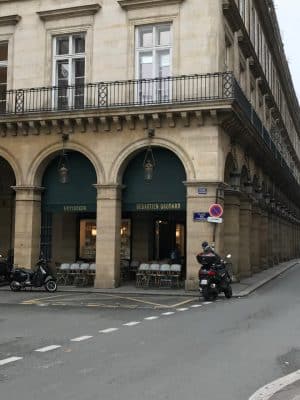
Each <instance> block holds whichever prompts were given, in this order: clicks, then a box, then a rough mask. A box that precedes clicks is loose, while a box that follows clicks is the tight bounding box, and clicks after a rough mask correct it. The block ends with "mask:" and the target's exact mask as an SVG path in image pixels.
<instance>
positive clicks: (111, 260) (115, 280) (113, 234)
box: [95, 185, 121, 289]
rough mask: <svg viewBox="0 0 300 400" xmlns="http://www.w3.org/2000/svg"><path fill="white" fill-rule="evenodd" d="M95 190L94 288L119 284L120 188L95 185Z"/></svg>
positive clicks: (111, 286)
mask: <svg viewBox="0 0 300 400" xmlns="http://www.w3.org/2000/svg"><path fill="white" fill-rule="evenodd" d="M95 187H96V189H97V239H96V278H95V288H103V289H105V288H114V287H117V286H119V284H120V229H121V187H120V186H119V185H95Z"/></svg>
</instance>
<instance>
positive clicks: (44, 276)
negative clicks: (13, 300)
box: [10, 258, 57, 293]
mask: <svg viewBox="0 0 300 400" xmlns="http://www.w3.org/2000/svg"><path fill="white" fill-rule="evenodd" d="M42 286H44V287H45V289H46V290H47V292H51V293H53V292H55V291H56V290H57V283H56V279H55V277H54V276H53V275H52V274H51V271H50V268H49V266H48V263H47V261H46V260H45V259H44V258H41V259H39V261H38V262H37V264H36V268H35V271H28V270H26V269H24V268H14V269H13V270H12V271H11V273H10V288H11V290H12V291H13V292H18V291H20V290H21V289H25V288H28V287H29V288H33V287H35V288H39V287H42Z"/></svg>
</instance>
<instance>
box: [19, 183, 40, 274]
mask: <svg viewBox="0 0 300 400" xmlns="http://www.w3.org/2000/svg"><path fill="white" fill-rule="evenodd" d="M13 189H14V190H15V192H16V214H15V240H14V263H15V264H17V265H19V266H22V267H25V268H31V267H32V266H33V265H35V263H36V262H37V260H38V258H39V255H40V238H41V192H42V190H43V188H41V187H36V186H13Z"/></svg>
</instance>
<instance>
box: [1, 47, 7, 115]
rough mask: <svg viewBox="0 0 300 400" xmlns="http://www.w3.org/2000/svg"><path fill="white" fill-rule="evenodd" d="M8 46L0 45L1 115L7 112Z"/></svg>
mask: <svg viewBox="0 0 300 400" xmlns="http://www.w3.org/2000/svg"><path fill="white" fill-rule="evenodd" d="M7 53H8V44H7V43H0V113H4V112H5V110H6V90H7Z"/></svg>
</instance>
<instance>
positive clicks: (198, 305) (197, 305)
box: [191, 304, 202, 308]
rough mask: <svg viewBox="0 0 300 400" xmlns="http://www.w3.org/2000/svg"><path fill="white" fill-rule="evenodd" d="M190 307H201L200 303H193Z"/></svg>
mask: <svg viewBox="0 0 300 400" xmlns="http://www.w3.org/2000/svg"><path fill="white" fill-rule="evenodd" d="M191 307H192V308H197V307H202V304H193V305H192V306H191Z"/></svg>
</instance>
